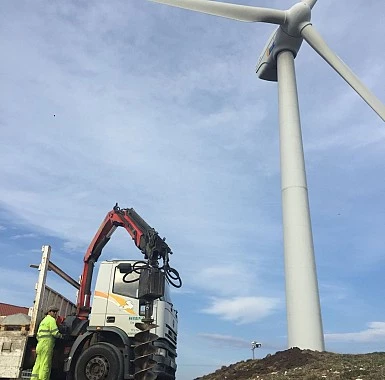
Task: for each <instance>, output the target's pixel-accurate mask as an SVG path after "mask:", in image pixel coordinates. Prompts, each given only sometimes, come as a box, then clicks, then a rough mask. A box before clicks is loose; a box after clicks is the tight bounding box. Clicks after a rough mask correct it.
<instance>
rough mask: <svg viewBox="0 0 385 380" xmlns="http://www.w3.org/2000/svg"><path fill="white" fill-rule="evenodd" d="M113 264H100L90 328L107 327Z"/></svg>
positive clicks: (104, 262) (105, 262)
mask: <svg viewBox="0 0 385 380" xmlns="http://www.w3.org/2000/svg"><path fill="white" fill-rule="evenodd" d="M112 273H113V263H112V262H109V261H103V262H101V263H100V268H99V272H98V276H97V278H96V284H95V291H94V294H93V296H94V297H93V301H92V309H91V314H90V326H105V325H106V313H107V304H108V294H109V289H110V287H111V278H112Z"/></svg>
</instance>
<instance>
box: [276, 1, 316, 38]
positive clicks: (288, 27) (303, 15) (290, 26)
mask: <svg viewBox="0 0 385 380" xmlns="http://www.w3.org/2000/svg"><path fill="white" fill-rule="evenodd" d="M310 19H311V9H310V7H309V5H308V4H306V3H304V2H300V3H297V4H295V5H293V6H292V7H291V8H290V9H289V10H287V11H286V22H285V24H283V25H282V29H283V30H284V31H285V32H286V33H287V34H288V35H289V36H292V37H297V38H298V37H301V30H302V28H303V27H304V26H306V25H308V24H310Z"/></svg>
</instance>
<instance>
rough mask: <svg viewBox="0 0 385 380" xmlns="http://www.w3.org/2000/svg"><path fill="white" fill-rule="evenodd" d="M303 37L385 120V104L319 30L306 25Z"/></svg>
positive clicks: (302, 33) (302, 32) (302, 31)
mask: <svg viewBox="0 0 385 380" xmlns="http://www.w3.org/2000/svg"><path fill="white" fill-rule="evenodd" d="M301 35H302V37H303V38H304V39H305V40H306V41H307V42H308V43H309V45H310V46H311V47H312V48H313V49H314V50H315V51H316V52H317V53H318V54H319V55H320V56H321V57H322V58H323V59H324V60H325V61H326V62H327V63H328V64H329V65H330V66H331V67H333V69H334V70H335V71H337V73H338V74H340V75H341V77H342V78H343V79H345V81H346V82H348V84H349V85H350V86H351V87H352V88H353V89H354V90H355V91H356V92H357V94H358V95H360V96H361V98H362V99H364V100H365V102H366V103H368V105H369V106H370V107H371V108H372V109H373V110H374V112H376V113H377V115H378V116H379V117H380V118H381V119H382V120H383V121H385V105H384V104H383V103H382V102H381V101H380V100H379V99H378V98H377V97H376V96H375V95H374V94H373V93H372V92H371V91H370V90H369V89H368V88H367V87H366V86H365V85H364V84H363V83H362V82H361V81H360V80H359V79H358V78H357V76H356V75H355V74H354V73H353V71H352V70H351V69H350V68H349V67H348V66H347V65H346V64H345V63H344V62H343V61H342V60H341V59H340V58H339V57H338V56H337V55H336V54H335V53H334V52H333V51H332V50H331V49H330V48H329V46H328V45H327V44H326V42H325V41H324V40H323V38H322V37H321V36H320V34H319V33H318V32H317V30H316V29H315V28H314V27H313V26H312V25H311V24H308V25H306V26H305V27H304V28H303V29H302V30H301Z"/></svg>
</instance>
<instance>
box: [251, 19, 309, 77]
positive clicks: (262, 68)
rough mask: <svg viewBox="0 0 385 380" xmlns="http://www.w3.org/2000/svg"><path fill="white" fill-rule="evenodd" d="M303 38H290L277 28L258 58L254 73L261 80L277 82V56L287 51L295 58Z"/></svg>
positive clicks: (281, 29)
mask: <svg viewBox="0 0 385 380" xmlns="http://www.w3.org/2000/svg"><path fill="white" fill-rule="evenodd" d="M302 41H303V38H302V37H292V36H290V35H288V34H287V33H285V32H284V30H283V28H282V27H281V26H279V27H278V28H277V29H276V30H275V31H274V32H273V34H272V35H271V36H270V38H269V40H268V42H267V44H266V46H265V47H264V49H263V51H262V54H261V55H260V56H259V59H258V63H257V67H256V70H255V72H256V73H257V75H258V77H259V78H260V79H263V80H268V81H272V82H277V80H278V75H277V55H278V53H279V52H281V51H284V50H289V51H291V52H292V53H293V55H294V57H296V56H297V53H298V51H299V48H300V47H301V44H302Z"/></svg>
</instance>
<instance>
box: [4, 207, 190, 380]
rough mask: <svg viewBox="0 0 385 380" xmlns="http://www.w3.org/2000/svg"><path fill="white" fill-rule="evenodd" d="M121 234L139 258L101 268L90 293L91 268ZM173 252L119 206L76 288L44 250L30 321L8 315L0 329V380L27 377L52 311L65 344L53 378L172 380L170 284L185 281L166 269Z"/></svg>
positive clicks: (174, 316)
mask: <svg viewBox="0 0 385 380" xmlns="http://www.w3.org/2000/svg"><path fill="white" fill-rule="evenodd" d="M118 227H124V228H125V229H126V231H127V232H128V233H129V235H130V236H131V238H132V240H133V241H134V243H135V245H136V247H137V248H139V249H140V251H141V252H142V254H143V255H144V258H143V259H141V260H135V259H130V260H107V261H102V262H100V266H99V270H98V274H97V278H96V281H95V286H94V288H95V289H94V290H92V289H91V287H92V284H93V281H92V277H93V272H94V267H95V264H96V262H97V261H98V259H99V257H100V256H101V254H102V250H103V248H104V247H105V245H106V244H107V243H108V241H109V240H110V239H111V236H112V234H113V233H114V231H115V230H116V229H117V228H118ZM171 253H172V252H171V249H170V248H169V246H168V245H167V243H166V242H165V239H162V238H160V236H159V234H158V233H157V232H156V231H155V230H154V229H153V228H151V227H150V226H149V225H148V224H147V223H146V222H145V221H144V220H143V219H142V218H141V217H140V216H139V215H138V214H137V213H136V212H135V210H134V209H132V208H125V209H121V208H120V207H119V206H118V205H117V204H116V205H115V206H114V208H113V209H112V210H111V211H110V212H108V213H107V215H106V217H105V219H104V220H103V222H102V224H101V225H100V227H99V229H98V231H97V233H96V234H95V236H94V238H93V240H92V241H91V244H90V245H89V247H88V249H87V251H86V253H85V256H84V259H83V262H84V265H83V272H82V275H81V276H80V280H79V281H76V280H74V279H73V278H72V277H71V276H70V275H68V274H67V273H66V272H64V271H63V270H62V269H61V268H59V267H58V266H56V265H55V264H54V263H53V262H52V261H51V247H50V246H49V245H45V246H43V248H42V259H41V263H40V264H39V265H38V266H37V265H33V267H35V268H36V267H37V268H38V270H39V275H38V280H37V283H36V286H35V299H34V302H33V306H32V307H31V308H30V310H29V315H28V317H27V316H23V315H13V316H9V317H6V318H5V319H4V320H3V321H2V322H1V323H0V378H1V379H29V378H30V376H31V372H32V367H33V364H34V361H35V358H36V345H37V339H36V333H37V330H38V326H39V323H40V321H41V320H42V319H43V318H44V314H45V311H46V310H47V308H48V306H49V305H55V306H57V307H58V309H59V313H58V320H57V322H58V326H59V330H60V332H61V333H62V334H63V337H64V339H57V340H56V343H55V348H54V354H53V359H52V371H51V379H55V380H102V379H104V380H123V379H134V380H153V379H154V380H155V379H159V380H175V376H176V369H177V365H176V357H177V353H176V349H177V336H178V313H177V310H176V309H175V308H174V305H173V303H172V301H171V297H170V285H171V286H175V287H180V286H181V285H182V282H181V279H180V276H179V273H178V272H177V271H176V270H175V269H174V268H172V267H171V266H170V264H169V255H170V254H171ZM49 272H53V273H55V274H56V275H58V276H60V277H61V278H62V279H63V280H65V281H66V282H67V283H69V284H70V285H72V286H73V287H74V288H75V293H77V297H76V301H75V302H72V301H70V300H69V299H67V298H66V297H65V296H63V295H62V294H61V293H60V292H58V291H56V290H54V289H52V288H50V287H49V286H48V285H47V275H48V273H49ZM91 301H92V302H91ZM91 304H92V307H91Z"/></svg>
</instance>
